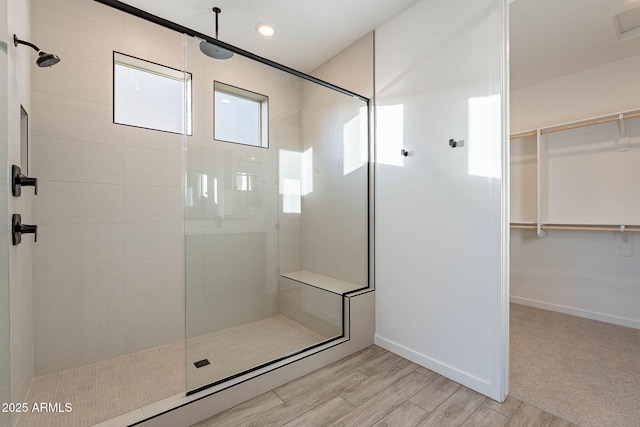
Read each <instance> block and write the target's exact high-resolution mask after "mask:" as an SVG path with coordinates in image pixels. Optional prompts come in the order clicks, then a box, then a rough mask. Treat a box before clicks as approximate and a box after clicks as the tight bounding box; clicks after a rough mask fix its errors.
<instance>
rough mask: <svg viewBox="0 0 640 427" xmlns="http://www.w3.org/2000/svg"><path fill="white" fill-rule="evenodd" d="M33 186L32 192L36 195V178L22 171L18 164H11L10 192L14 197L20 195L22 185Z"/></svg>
mask: <svg viewBox="0 0 640 427" xmlns="http://www.w3.org/2000/svg"><path fill="white" fill-rule="evenodd" d="M26 186H31V187H34V194H35V195H36V196H37V195H38V178H31V177H28V176H26V175H24V174H23V173H22V171H21V170H20V166H17V165H13V166H11V193H12V194H13V195H14V196H15V197H20V195H21V194H22V187H26Z"/></svg>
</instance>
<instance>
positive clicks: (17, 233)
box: [11, 214, 38, 245]
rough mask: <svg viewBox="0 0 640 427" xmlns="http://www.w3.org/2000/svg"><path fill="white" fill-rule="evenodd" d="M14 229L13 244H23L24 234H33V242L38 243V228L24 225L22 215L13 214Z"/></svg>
mask: <svg viewBox="0 0 640 427" xmlns="http://www.w3.org/2000/svg"><path fill="white" fill-rule="evenodd" d="M11 226H12V227H11V228H12V230H11V231H12V233H11V234H12V242H13V244H14V245H19V244H20V242H22V235H23V234H33V241H34V242H37V241H38V226H37V225H29V224H23V223H22V216H21V215H20V214H13V216H12V217H11Z"/></svg>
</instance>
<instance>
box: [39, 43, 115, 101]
mask: <svg viewBox="0 0 640 427" xmlns="http://www.w3.org/2000/svg"><path fill="white" fill-rule="evenodd" d="M112 68H113V67H112V66H108V65H103V64H99V63H97V62H92V61H88V60H86V59H80V58H77V57H74V56H71V55H67V56H66V57H65V58H64V60H61V61H60V62H59V63H58V64H56V66H55V67H47V68H38V67H35V69H34V72H33V74H32V84H33V90H35V91H38V92H44V93H49V94H52V95H60V96H67V97H69V98H74V99H80V100H84V101H90V102H95V103H98V104H103V105H109V106H110V105H111V104H112V99H113V98H112V92H113V90H112V89H113V88H112V87H113V81H112V80H113V79H112V76H113V70H112ZM89 76H90V77H91V78H88V77H89Z"/></svg>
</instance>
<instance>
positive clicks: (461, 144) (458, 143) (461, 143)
mask: <svg viewBox="0 0 640 427" xmlns="http://www.w3.org/2000/svg"><path fill="white" fill-rule="evenodd" d="M449 147H451V148H456V147H464V141H463V140H460V141H456V140H455V139H453V138H451V139H450V140H449Z"/></svg>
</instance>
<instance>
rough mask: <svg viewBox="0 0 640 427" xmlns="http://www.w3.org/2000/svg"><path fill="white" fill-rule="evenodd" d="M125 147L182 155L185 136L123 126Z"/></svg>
mask: <svg viewBox="0 0 640 427" xmlns="http://www.w3.org/2000/svg"><path fill="white" fill-rule="evenodd" d="M122 130H123V133H124V145H125V147H129V148H141V149H145V150H158V151H169V152H172V153H182V151H183V150H182V145H183V142H184V141H183V139H184V138H185V137H184V136H183V135H180V134H176V133H171V132H162V131H154V130H149V129H143V128H139V127H135V126H122Z"/></svg>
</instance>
